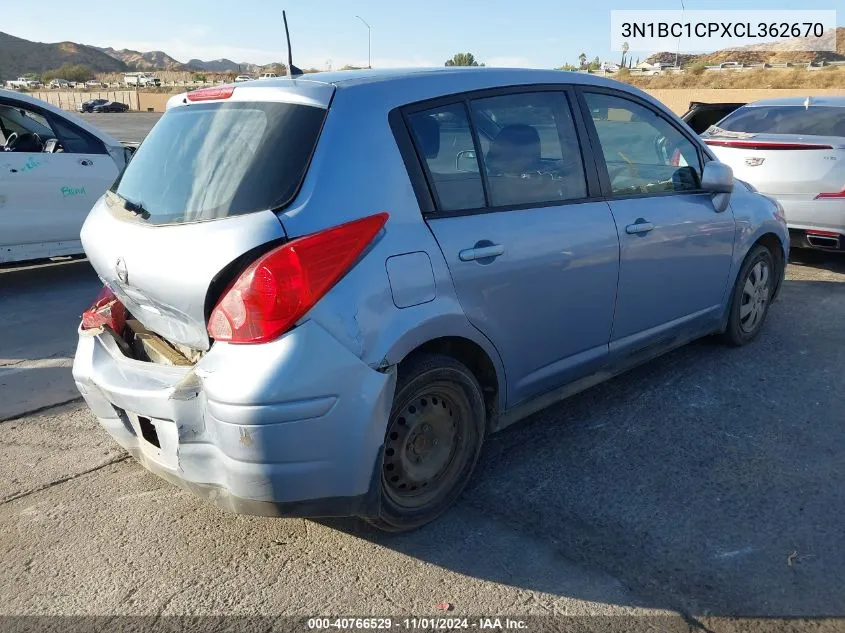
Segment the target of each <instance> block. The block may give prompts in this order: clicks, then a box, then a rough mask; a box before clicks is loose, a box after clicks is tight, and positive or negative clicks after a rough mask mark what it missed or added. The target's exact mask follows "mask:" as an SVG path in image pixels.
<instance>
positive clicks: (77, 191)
mask: <svg viewBox="0 0 845 633" xmlns="http://www.w3.org/2000/svg"><path fill="white" fill-rule="evenodd" d="M62 195H63V196H64V197H65V198H75V197H76V196H84V195H87V194H86V193H85V187H62Z"/></svg>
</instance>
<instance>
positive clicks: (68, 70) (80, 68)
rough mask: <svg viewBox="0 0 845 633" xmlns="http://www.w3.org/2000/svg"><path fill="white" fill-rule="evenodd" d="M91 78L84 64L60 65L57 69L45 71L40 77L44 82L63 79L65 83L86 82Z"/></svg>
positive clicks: (91, 74) (89, 70)
mask: <svg viewBox="0 0 845 633" xmlns="http://www.w3.org/2000/svg"><path fill="white" fill-rule="evenodd" d="M92 76H93V73H92V72H91V69H90V68H88V66H85V65H84V64H62V65H61V66H60V67H59V68H56V69H54V70H48V71H45V72H44V73H43V75H42V78H43V79H44V81H51V80H53V79H64V80H66V81H86V80H87V79H90V78H91V77H92Z"/></svg>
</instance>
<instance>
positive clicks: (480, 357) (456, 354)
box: [399, 336, 499, 428]
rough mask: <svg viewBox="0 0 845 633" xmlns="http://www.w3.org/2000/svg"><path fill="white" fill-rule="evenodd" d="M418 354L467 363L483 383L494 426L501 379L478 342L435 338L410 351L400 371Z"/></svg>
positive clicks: (489, 414)
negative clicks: (442, 356)
mask: <svg viewBox="0 0 845 633" xmlns="http://www.w3.org/2000/svg"><path fill="white" fill-rule="evenodd" d="M417 354H444V355H446V356H451V357H452V358H454V359H455V360H457V361H459V362H461V363H463V364H464V365H466V366H467V368H468V369H469V370H470V371H471V372H472V374H473V375H474V376H475V379H476V380H477V381H478V383H479V384H480V385H481V392H482V394H483V395H484V404H485V407H486V409H487V426H488V428H494V423H495V421H496V419H497V417H498V415H499V401H498V398H499V380H498V377H497V376H496V367H495V365H493V361H492V360H490V357H489V356H488V355H487V352H485V351H484V349H483V348H482V347H481V346H480V345H478V343H475V342H473V341H471V340H469V339H466V338H461V337H459V336H447V337H443V338H438V339H433V340H431V341H428V342H426V343H423V344H422V345H420V346H419V347H417V348H416V349H414V350H412V351H411V352H409V353H408V355H407V356H405V358H404V359H402V361H401V362H400V363H399V371H400V372H401V371H402V365H403V364H404V363H405V362H406V361H407V360H408V359H409V358H410V357H412V356H415V355H417Z"/></svg>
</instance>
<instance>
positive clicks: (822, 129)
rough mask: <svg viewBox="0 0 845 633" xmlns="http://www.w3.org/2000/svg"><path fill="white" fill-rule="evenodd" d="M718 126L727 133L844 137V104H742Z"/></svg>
mask: <svg viewBox="0 0 845 633" xmlns="http://www.w3.org/2000/svg"><path fill="white" fill-rule="evenodd" d="M719 127H720V128H721V129H723V130H729V131H731V132H751V133H768V134H803V135H813V136H845V107H835V106H810V107H808V108H806V107H804V106H803V105H796V106H751V107H747V106H746V107H742V108H740V109H739V110H736V111H734V112H733V113H732V114H729V115H728V116H727V117H726V118H725V119H724V120H723V121H722V122H721V123H719Z"/></svg>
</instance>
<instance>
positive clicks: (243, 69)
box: [185, 59, 261, 73]
mask: <svg viewBox="0 0 845 633" xmlns="http://www.w3.org/2000/svg"><path fill="white" fill-rule="evenodd" d="M185 66H186V67H187V68H190V69H191V70H202V71H205V72H209V73H255V72H258V71H259V69H260V68H261V66H258V65H256V64H248V63H241V64H238V63H237V62H233V61H232V60H231V59H213V60H211V61H208V62H205V61H203V60H201V59H191V60H189V61H188V62H187V63H186V64H185Z"/></svg>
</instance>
